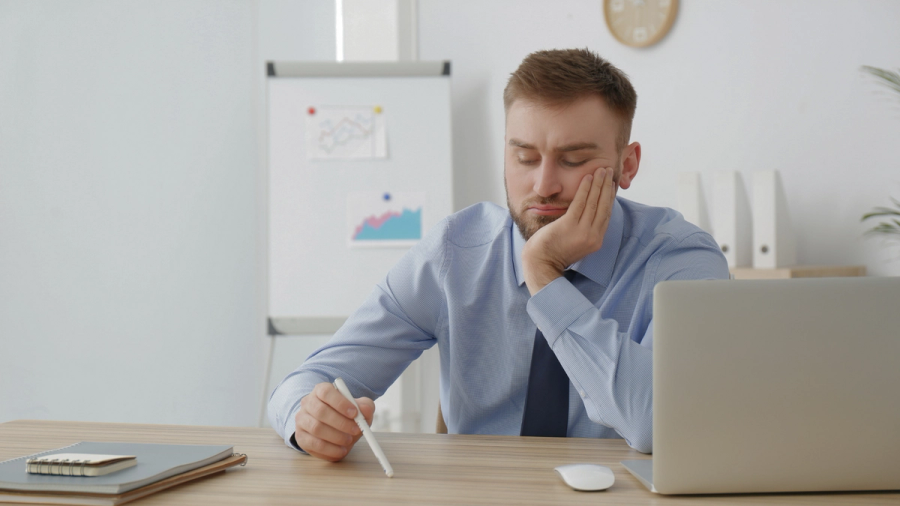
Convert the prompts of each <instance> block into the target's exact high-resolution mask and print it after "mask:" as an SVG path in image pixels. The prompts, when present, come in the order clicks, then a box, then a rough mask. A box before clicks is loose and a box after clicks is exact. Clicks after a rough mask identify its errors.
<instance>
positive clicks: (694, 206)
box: [678, 172, 712, 232]
mask: <svg viewBox="0 0 900 506" xmlns="http://www.w3.org/2000/svg"><path fill="white" fill-rule="evenodd" d="M678 210H679V211H681V214H682V215H684V219H686V220H687V221H689V222H690V223H693V224H694V225H697V226H698V227H700V228H702V229H703V230H705V231H706V232H711V231H712V228H711V227H710V226H709V215H708V214H707V212H706V198H705V197H704V196H703V187H702V186H701V185H700V173H699V172H682V173H681V174H679V175H678Z"/></svg>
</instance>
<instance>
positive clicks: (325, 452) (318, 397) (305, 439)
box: [294, 383, 375, 462]
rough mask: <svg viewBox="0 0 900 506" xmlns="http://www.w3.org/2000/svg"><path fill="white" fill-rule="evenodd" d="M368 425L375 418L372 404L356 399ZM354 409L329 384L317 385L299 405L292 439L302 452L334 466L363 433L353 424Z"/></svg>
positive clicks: (360, 398) (364, 399)
mask: <svg viewBox="0 0 900 506" xmlns="http://www.w3.org/2000/svg"><path fill="white" fill-rule="evenodd" d="M356 403H357V404H358V405H359V409H360V411H362V414H363V416H364V417H365V418H366V422H368V423H369V425H371V424H372V418H373V417H374V415H375V402H374V401H372V399H369V398H368V397H358V398H356ZM354 417H356V407H354V406H353V403H352V402H350V401H349V400H347V399H346V398H345V397H344V396H343V395H341V393H340V392H338V390H337V388H335V387H334V385H332V384H331V383H319V384H318V385H316V387H315V388H314V389H313V391H312V393H310V394H309V395H307V396H306V397H304V398H303V400H302V401H301V402H300V411H298V412H297V415H296V416H295V417H294V423H295V432H294V438H295V439H296V440H297V445H298V446H299V447H300V448H303V451H305V452H306V453H308V454H310V455H312V456H313V457H318V458H320V459H323V460H328V461H331V462H337V461H339V460H341V459H343V458H344V457H346V456H347V454H348V453H350V449H351V448H353V445H355V444H356V442H357V441H359V438H360V436H362V431H360V430H359V427H358V426H357V425H356V422H355V421H354V420H353V419H354Z"/></svg>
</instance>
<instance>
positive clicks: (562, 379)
mask: <svg viewBox="0 0 900 506" xmlns="http://www.w3.org/2000/svg"><path fill="white" fill-rule="evenodd" d="M574 274H575V271H566V279H568V280H570V281H571V280H572V278H573V277H574ZM568 425H569V376H568V375H566V371H564V370H563V368H562V365H560V363H559V359H557V358H556V354H555V353H553V350H552V349H550V344H548V343H547V340H546V339H544V334H542V333H541V330H540V329H538V330H537V332H535V334H534V350H533V351H532V352H531V372H529V373H528V393H527V394H526V395H525V413H524V414H523V415H522V432H521V434H522V435H523V436H544V437H566V429H567V428H568Z"/></svg>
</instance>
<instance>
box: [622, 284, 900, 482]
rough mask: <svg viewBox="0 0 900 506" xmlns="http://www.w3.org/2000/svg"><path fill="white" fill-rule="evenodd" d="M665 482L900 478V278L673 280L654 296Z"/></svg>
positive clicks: (639, 472) (652, 478)
mask: <svg viewBox="0 0 900 506" xmlns="http://www.w3.org/2000/svg"><path fill="white" fill-rule="evenodd" d="M653 297H654V300H653V314H654V318H653V457H652V460H651V459H645V460H627V461H624V462H622V464H624V465H625V467H627V468H628V470H629V471H631V473H632V474H634V475H635V476H636V477H637V478H638V479H639V480H641V482H642V483H643V484H644V485H646V486H647V487H648V488H649V489H650V490H652V491H654V492H658V493H661V494H718V493H742V492H810V491H837V490H898V489H900V278H822V279H788V280H772V281H669V282H663V283H660V284H659V285H657V287H656V289H655V290H654V294H653Z"/></svg>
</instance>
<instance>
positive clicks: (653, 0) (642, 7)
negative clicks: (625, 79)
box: [603, 0, 678, 47]
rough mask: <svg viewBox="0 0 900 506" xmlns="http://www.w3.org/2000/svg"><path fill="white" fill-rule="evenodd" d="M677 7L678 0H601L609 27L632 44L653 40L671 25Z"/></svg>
mask: <svg viewBox="0 0 900 506" xmlns="http://www.w3.org/2000/svg"><path fill="white" fill-rule="evenodd" d="M677 11H678V0H603V12H604V14H605V15H606V26H608V27H609V31H610V32H612V34H613V35H614V36H615V37H616V39H618V40H619V42H621V43H623V44H626V45H629V46H632V47H646V46H649V45H652V44H655V43H657V42H658V41H659V39H661V38H663V36H664V35H665V34H666V33H667V32H668V31H669V28H671V27H672V22H673V21H675V14H676V13H677Z"/></svg>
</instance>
